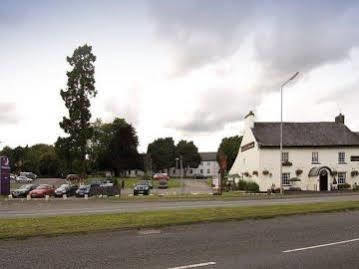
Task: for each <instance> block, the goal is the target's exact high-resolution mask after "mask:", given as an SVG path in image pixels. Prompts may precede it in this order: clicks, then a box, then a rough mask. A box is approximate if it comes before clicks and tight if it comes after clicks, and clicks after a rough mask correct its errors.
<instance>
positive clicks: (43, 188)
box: [29, 184, 55, 198]
mask: <svg viewBox="0 0 359 269" xmlns="http://www.w3.org/2000/svg"><path fill="white" fill-rule="evenodd" d="M54 193H55V187H54V186H51V185H48V184H41V185H39V186H38V187H37V188H36V189H34V190H32V191H30V192H29V194H30V196H31V198H43V197H45V196H46V195H48V196H52V195H54Z"/></svg>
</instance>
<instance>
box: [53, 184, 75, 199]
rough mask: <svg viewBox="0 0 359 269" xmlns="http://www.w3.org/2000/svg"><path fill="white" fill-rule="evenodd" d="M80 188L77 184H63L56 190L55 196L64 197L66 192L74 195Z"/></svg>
mask: <svg viewBox="0 0 359 269" xmlns="http://www.w3.org/2000/svg"><path fill="white" fill-rule="evenodd" d="M78 188H79V187H78V186H77V185H71V184H62V185H61V186H60V187H58V188H57V189H56V190H55V197H62V196H63V195H64V194H66V196H73V195H75V193H76V191H77V189H78Z"/></svg>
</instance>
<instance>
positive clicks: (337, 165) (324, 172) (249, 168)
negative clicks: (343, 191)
mask: <svg viewBox="0 0 359 269" xmlns="http://www.w3.org/2000/svg"><path fill="white" fill-rule="evenodd" d="M279 146H280V122H256V121H255V115H254V114H253V113H252V112H251V113H249V114H248V115H247V116H246V117H245V131H244V135H243V140H242V144H241V147H240V149H239V152H238V155H237V157H236V160H235V162H234V164H233V166H232V168H231V170H230V172H229V174H230V175H233V174H238V175H239V176H240V177H242V178H243V179H244V180H247V181H255V182H257V183H258V185H259V188H260V190H261V191H266V190H267V189H271V188H272V187H274V188H279V187H280V180H282V183H283V187H284V189H291V188H292V189H294V188H300V189H301V190H312V191H313V190H314V191H326V190H332V189H336V188H338V187H340V185H344V184H345V183H348V184H350V185H351V187H353V186H355V185H358V184H359V172H358V171H359V134H358V133H356V132H352V131H351V130H350V129H349V128H348V127H347V126H346V125H345V122H344V115H342V114H340V115H339V116H337V117H336V118H335V121H333V122H285V123H283V154H282V156H280V150H279V149H280V148H279ZM280 158H281V159H282V164H283V173H282V175H280Z"/></svg>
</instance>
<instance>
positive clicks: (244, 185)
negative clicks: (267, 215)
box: [238, 180, 259, 192]
mask: <svg viewBox="0 0 359 269" xmlns="http://www.w3.org/2000/svg"><path fill="white" fill-rule="evenodd" d="M238 189H239V190H242V191H247V192H259V185H258V184H257V183H255V182H253V181H245V180H239V182H238Z"/></svg>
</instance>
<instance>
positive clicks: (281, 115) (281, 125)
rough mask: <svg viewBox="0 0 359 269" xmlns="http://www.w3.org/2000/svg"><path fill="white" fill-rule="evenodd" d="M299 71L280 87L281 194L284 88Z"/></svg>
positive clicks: (281, 187) (281, 191) (281, 180)
mask: <svg viewBox="0 0 359 269" xmlns="http://www.w3.org/2000/svg"><path fill="white" fill-rule="evenodd" d="M298 74H299V72H296V73H295V74H294V75H293V76H291V77H290V78H289V79H288V80H286V81H285V82H284V83H283V84H282V86H281V87H280V156H279V161H280V169H279V182H280V194H283V162H282V158H283V88H284V86H285V85H287V84H288V83H289V82H290V81H292V80H293V79H295V78H296V77H297V76H298Z"/></svg>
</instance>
